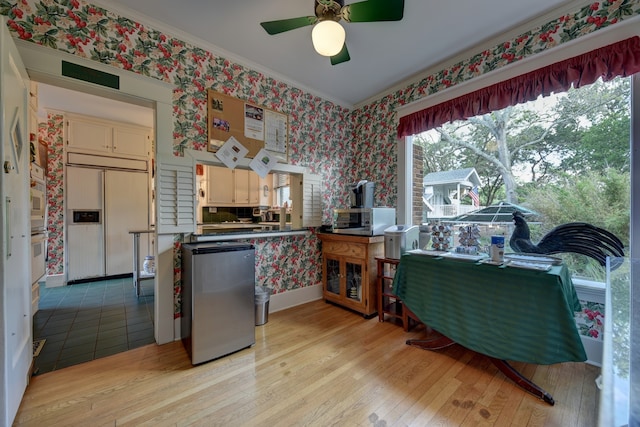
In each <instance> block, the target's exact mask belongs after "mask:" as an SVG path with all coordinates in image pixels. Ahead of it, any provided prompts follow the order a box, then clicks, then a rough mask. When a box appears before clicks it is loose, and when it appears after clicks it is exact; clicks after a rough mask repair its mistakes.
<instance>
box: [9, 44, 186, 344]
mask: <svg viewBox="0 0 640 427" xmlns="http://www.w3.org/2000/svg"><path fill="white" fill-rule="evenodd" d="M15 42H16V45H17V47H18V51H19V52H20V56H21V57H22V60H23V62H24V64H25V67H26V68H27V72H28V73H29V77H30V78H31V79H32V80H34V81H36V82H40V83H46V84H49V85H52V86H59V87H63V88H67V89H71V90H76V91H79V92H86V93H89V94H91V95H97V96H102V97H105V98H111V99H116V100H119V101H124V102H129V103H133V104H137V105H142V106H146V107H150V108H154V109H155V125H154V135H155V140H156V158H158V157H160V156H162V155H173V111H172V103H173V87H174V86H173V85H170V84H167V83H163V82H161V81H159V80H156V79H153V78H151V77H145V76H141V75H138V74H135V73H133V72H131V71H125V70H120V69H118V68H115V67H112V66H108V65H104V64H101V63H99V62H96V61H92V60H88V59H84V58H80V57H77V56H75V55H71V54H68V53H65V52H61V51H57V50H55V49H51V48H47V47H43V46H39V45H36V44H35V43H30V42H25V41H22V40H15ZM63 60H64V61H67V62H71V63H74V64H78V65H81V66H84V67H87V68H91V69H94V70H99V71H102V72H105V73H109V74H112V75H116V76H118V78H119V83H120V84H119V86H120V89H119V90H117V89H111V88H108V87H103V86H100V85H97V84H93V83H87V82H84V81H82V80H76V79H73V78H70V77H65V76H63V75H62V61H63ZM157 209H158V204H156V215H155V217H156V218H158V217H159V215H158V212H157ZM154 240H155V242H156V243H155V248H154V250H155V253H156V266H157V267H156V271H158V272H163V271H165V272H173V263H174V256H173V247H174V237H173V234H157V235H156V238H155V239H154ZM132 244H133V243H132ZM173 288H174V283H173V274H156V278H155V279H154V292H155V294H154V295H155V297H154V333H155V340H156V342H157V343H158V344H166V343H168V342H171V341H174V340H175V339H176V338H175V334H174V330H175V328H174V324H175V322H174V316H173V314H174V296H173ZM132 292H133V290H132Z"/></svg>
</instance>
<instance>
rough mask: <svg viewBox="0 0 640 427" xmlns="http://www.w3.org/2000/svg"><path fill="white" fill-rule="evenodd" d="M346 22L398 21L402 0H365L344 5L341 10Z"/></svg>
mask: <svg viewBox="0 0 640 427" xmlns="http://www.w3.org/2000/svg"><path fill="white" fill-rule="evenodd" d="M341 14H342V18H343V19H344V20H345V21H347V22H378V21H400V20H401V19H402V17H403V15H404V0H367V1H361V2H358V3H351V4H348V5H346V6H345V7H343V8H342V10H341Z"/></svg>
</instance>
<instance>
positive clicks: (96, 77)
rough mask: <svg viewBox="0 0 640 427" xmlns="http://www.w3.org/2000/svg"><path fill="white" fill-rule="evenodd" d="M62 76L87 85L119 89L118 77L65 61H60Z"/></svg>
mask: <svg viewBox="0 0 640 427" xmlns="http://www.w3.org/2000/svg"><path fill="white" fill-rule="evenodd" d="M62 75H63V76H65V77H71V78H73V79H78V80H83V81H85V82H89V83H95V84H97V85H100V86H106V87H110V88H112V89H118V90H119V89H120V77H119V76H116V75H115V74H109V73H105V72H104V71H99V70H94V69H93V68H88V67H83V66H82V65H78V64H73V63H71V62H67V61H62Z"/></svg>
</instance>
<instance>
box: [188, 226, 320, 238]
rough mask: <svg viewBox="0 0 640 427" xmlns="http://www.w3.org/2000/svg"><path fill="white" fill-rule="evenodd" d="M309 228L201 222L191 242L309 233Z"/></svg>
mask: <svg viewBox="0 0 640 427" xmlns="http://www.w3.org/2000/svg"><path fill="white" fill-rule="evenodd" d="M309 233H311V231H310V230H309V229H308V228H299V229H292V228H291V224H290V223H288V224H287V225H286V226H285V228H284V229H283V230H281V229H280V223H279V222H267V223H238V222H229V223H216V224H199V225H198V227H197V229H196V232H195V233H194V234H192V235H191V237H190V241H191V242H216V241H225V240H243V239H256V238H269V237H282V236H296V235H304V234H309Z"/></svg>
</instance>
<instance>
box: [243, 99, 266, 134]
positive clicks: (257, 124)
mask: <svg viewBox="0 0 640 427" xmlns="http://www.w3.org/2000/svg"><path fill="white" fill-rule="evenodd" d="M244 136H246V137H247V138H252V139H257V140H258V141H264V109H263V108H260V107H256V106H255V105H251V104H244Z"/></svg>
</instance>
